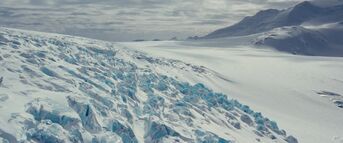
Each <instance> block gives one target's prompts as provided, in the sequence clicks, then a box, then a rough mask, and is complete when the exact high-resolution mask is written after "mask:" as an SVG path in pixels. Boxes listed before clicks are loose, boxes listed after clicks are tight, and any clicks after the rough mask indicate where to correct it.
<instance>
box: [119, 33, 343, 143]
mask: <svg viewBox="0 0 343 143" xmlns="http://www.w3.org/2000/svg"><path fill="white" fill-rule="evenodd" d="M258 36H260V35H259V34H257V35H250V36H245V37H231V38H221V39H213V40H201V41H186V42H172V41H169V42H168V41H167V42H143V43H123V45H126V46H127V47H132V48H135V49H137V50H140V51H144V52H146V53H149V54H151V55H155V56H160V57H167V58H174V59H179V60H182V61H185V62H189V63H193V64H197V65H202V66H205V67H208V68H209V69H211V70H214V71H215V72H217V73H218V74H219V75H221V76H222V77H223V78H225V79H226V80H224V81H220V80H212V79H211V78H210V79H203V78H201V79H194V78H190V79H188V80H189V81H193V82H202V83H206V85H207V86H209V87H211V88H213V89H215V90H216V91H220V92H223V93H225V94H228V95H230V96H231V97H233V98H235V99H238V100H239V101H241V102H243V103H245V104H247V105H251V107H253V109H257V110H258V111H262V113H264V114H266V115H267V116H268V117H272V118H273V119H275V120H276V121H278V123H279V125H280V126H281V127H284V128H285V129H286V130H287V131H290V133H292V134H294V135H296V136H297V137H298V140H299V142H301V143H331V142H332V143H342V142H343V130H342V129H343V123H342V121H343V114H342V113H343V109H342V108H340V107H342V102H339V101H342V97H343V96H342V95H343V88H342V87H343V74H342V73H343V58H339V57H338V58H337V57H320V56H300V55H292V54H288V53H282V52H278V51H276V50H273V49H269V48H261V47H254V46H252V44H251V43H250V41H249V40H252V39H254V38H256V37H258ZM336 99H338V100H336ZM335 103H336V104H335ZM340 105H341V106H340ZM339 106H340V107H339Z"/></svg>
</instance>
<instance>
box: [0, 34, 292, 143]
mask: <svg viewBox="0 0 343 143" xmlns="http://www.w3.org/2000/svg"><path fill="white" fill-rule="evenodd" d="M0 35H1V37H4V38H2V39H0V40H1V43H2V44H1V45H0V49H1V53H0V56H1V57H3V60H2V61H1V65H2V66H0V72H1V73H0V75H1V76H3V77H4V78H5V79H6V82H5V83H3V85H4V86H0V95H1V100H0V104H1V107H0V115H1V116H0V124H1V126H0V133H1V134H0V139H1V140H3V141H4V142H6V141H9V142H16V141H17V142H56V143H64V142H73V143H78V142H92V143H106V142H110V143H113V142H114V143H116V142H118V143H120V142H123V143H137V142H149V143H159V142H211V143H212V142H213V143H216V142H217V143H231V142H258V141H262V142H287V141H291V142H294V141H296V138H294V137H293V136H288V135H287V134H286V132H285V131H284V130H282V129H280V128H279V126H278V125H277V123H276V122H275V121H273V120H271V119H269V118H267V117H265V116H263V115H262V113H260V112H256V111H254V110H252V109H251V108H250V107H249V106H247V105H243V104H241V103H240V102H238V101H237V100H234V99H231V98H229V97H228V96H227V95H225V94H222V93H217V92H215V91H214V90H212V89H210V88H208V87H207V86H206V84H205V83H190V82H187V81H185V80H183V79H182V78H179V77H180V76H183V74H185V75H187V76H194V77H206V78H215V77H216V75H217V74H216V73H214V72H213V71H211V70H209V69H207V68H205V67H203V66H197V65H193V64H189V63H185V62H183V61H179V60H173V59H165V58H157V57H152V56H149V55H147V54H146V53H142V52H138V51H135V50H132V49H129V48H126V47H124V46H122V45H120V44H116V43H109V42H103V41H97V40H91V39H84V38H79V37H71V36H64V35H55V34H47V33H38V32H30V31H21V30H15V29H6V28H1V29H0ZM218 79H219V78H218ZM18 87H20V88H18ZM9 95H10V96H9Z"/></svg>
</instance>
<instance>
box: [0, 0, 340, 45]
mask: <svg viewBox="0 0 343 143" xmlns="http://www.w3.org/2000/svg"><path fill="white" fill-rule="evenodd" d="M299 1H300V0H1V1H0V19H1V20H0V25H2V26H5V27H13V28H22V29H28V30H37V31H45V32H55V33H62V34H70V35H79V36H84V37H90V38H97V39H102V40H110V41H128V40H134V39H147V40H148V39H155V38H160V39H170V38H171V37H174V36H176V37H179V38H184V37H187V36H194V35H204V34H207V33H208V32H211V31H213V30H215V29H218V28H222V27H226V26H229V25H231V24H233V23H235V22H237V21H239V20H240V19H242V18H243V17H245V16H248V15H253V14H254V13H256V12H257V11H259V10H263V9H268V8H279V9H280V8H281V9H282V8H287V7H289V6H292V5H294V4H296V3H298V2H299ZM323 1H327V0H323ZM336 1H337V0H336Z"/></svg>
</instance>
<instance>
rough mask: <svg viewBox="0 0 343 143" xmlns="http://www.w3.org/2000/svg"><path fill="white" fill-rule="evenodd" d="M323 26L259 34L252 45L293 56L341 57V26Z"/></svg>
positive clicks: (297, 27) (277, 29) (285, 29)
mask: <svg viewBox="0 0 343 143" xmlns="http://www.w3.org/2000/svg"><path fill="white" fill-rule="evenodd" d="M325 25H327V24H324V25H317V26H308V28H305V27H303V26H291V27H281V28H275V29H273V30H271V31H268V32H265V33H262V34H260V35H259V36H258V37H257V38H255V39H254V41H253V43H254V44H255V45H262V46H270V47H273V48H275V49H277V50H279V51H284V52H288V53H293V54H302V55H312V56H340V57H342V56H343V48H342V45H343V43H342V40H339V39H340V38H339V37H342V36H343V26H334V27H325ZM332 25H336V24H332Z"/></svg>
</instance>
